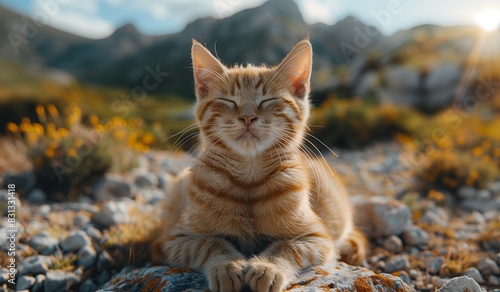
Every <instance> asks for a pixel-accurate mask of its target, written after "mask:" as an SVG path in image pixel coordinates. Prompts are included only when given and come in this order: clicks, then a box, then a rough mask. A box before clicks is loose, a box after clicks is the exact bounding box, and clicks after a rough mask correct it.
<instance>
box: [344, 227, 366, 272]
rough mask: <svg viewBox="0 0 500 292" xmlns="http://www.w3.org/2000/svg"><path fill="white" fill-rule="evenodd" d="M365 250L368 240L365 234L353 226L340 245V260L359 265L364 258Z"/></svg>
mask: <svg viewBox="0 0 500 292" xmlns="http://www.w3.org/2000/svg"><path fill="white" fill-rule="evenodd" d="M367 252H368V241H367V240H366V237H365V235H364V234H363V233H362V232H361V231H360V230H359V229H358V228H357V227H354V228H353V230H352V231H351V232H350V233H349V234H348V235H347V238H346V239H345V241H344V242H343V243H342V245H341V246H340V258H341V261H343V262H346V263H348V264H350V265H359V264H361V263H362V262H363V261H364V260H365V258H366V254H367Z"/></svg>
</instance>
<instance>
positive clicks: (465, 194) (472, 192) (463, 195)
mask: <svg viewBox="0 0 500 292" xmlns="http://www.w3.org/2000/svg"><path fill="white" fill-rule="evenodd" d="M476 193H477V191H476V189H475V188H473V187H468V186H463V187H460V188H459V189H458V190H457V195H458V197H459V198H460V199H462V200H467V199H475V198H476Z"/></svg>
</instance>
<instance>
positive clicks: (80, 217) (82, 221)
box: [73, 214, 90, 227]
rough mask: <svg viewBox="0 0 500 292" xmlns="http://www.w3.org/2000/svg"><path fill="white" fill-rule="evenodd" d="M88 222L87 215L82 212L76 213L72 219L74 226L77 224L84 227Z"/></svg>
mask: <svg viewBox="0 0 500 292" xmlns="http://www.w3.org/2000/svg"><path fill="white" fill-rule="evenodd" d="M89 223H90V218H89V216H87V215H84V214H76V216H75V219H74V220H73V224H75V226H79V227H84V226H86V225H87V224H89Z"/></svg>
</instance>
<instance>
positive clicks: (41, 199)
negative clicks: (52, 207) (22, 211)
mask: <svg viewBox="0 0 500 292" xmlns="http://www.w3.org/2000/svg"><path fill="white" fill-rule="evenodd" d="M26 198H27V199H28V200H29V201H30V202H33V203H36V204H41V203H45V202H46V201H47V194H45V192H44V191H42V190H41V189H38V188H37V189H33V190H31V191H30V192H29V193H28V195H27V196H26Z"/></svg>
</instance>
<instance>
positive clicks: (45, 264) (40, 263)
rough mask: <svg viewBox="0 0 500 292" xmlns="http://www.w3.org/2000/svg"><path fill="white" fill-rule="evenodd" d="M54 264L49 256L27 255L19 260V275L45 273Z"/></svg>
mask: <svg viewBox="0 0 500 292" xmlns="http://www.w3.org/2000/svg"><path fill="white" fill-rule="evenodd" d="M51 264H52V259H51V258H50V257H48V256H43V255H34V256H29V257H26V258H24V259H22V260H20V261H19V266H18V271H19V275H25V274H32V275H37V274H45V273H46V272H47V271H48V270H49V266H50V265H51Z"/></svg>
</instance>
